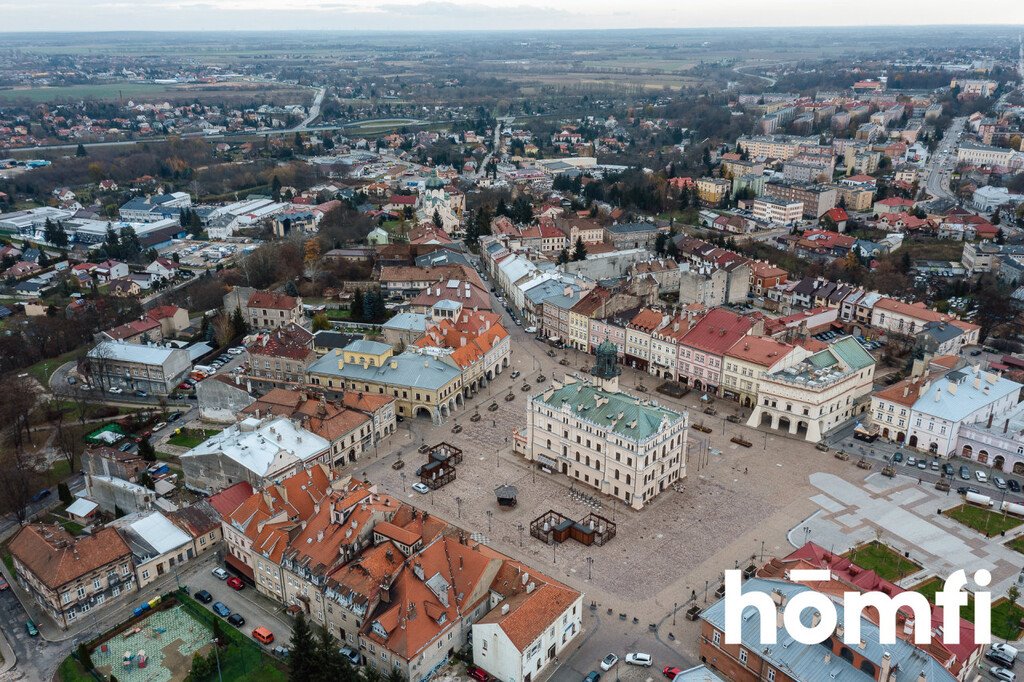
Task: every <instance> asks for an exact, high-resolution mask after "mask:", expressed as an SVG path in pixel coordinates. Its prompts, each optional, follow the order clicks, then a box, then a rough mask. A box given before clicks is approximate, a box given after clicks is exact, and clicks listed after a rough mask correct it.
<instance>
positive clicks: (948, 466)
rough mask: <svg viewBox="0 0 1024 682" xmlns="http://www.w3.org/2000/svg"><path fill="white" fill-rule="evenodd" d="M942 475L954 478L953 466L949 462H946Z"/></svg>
mask: <svg viewBox="0 0 1024 682" xmlns="http://www.w3.org/2000/svg"><path fill="white" fill-rule="evenodd" d="M942 473H944V474H945V475H946V476H949V477H950V478H953V473H954V471H953V465H952V464H950V463H949V462H946V463H945V464H943V465H942Z"/></svg>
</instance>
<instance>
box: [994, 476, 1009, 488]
mask: <svg viewBox="0 0 1024 682" xmlns="http://www.w3.org/2000/svg"><path fill="white" fill-rule="evenodd" d="M992 482H993V483H995V486H996V487H997V488H999V489H1000V490H1006V479H1005V478H1003V477H1002V476H993V477H992Z"/></svg>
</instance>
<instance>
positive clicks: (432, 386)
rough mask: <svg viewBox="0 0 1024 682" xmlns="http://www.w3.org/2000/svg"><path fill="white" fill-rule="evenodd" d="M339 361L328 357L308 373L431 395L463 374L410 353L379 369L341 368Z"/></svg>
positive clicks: (310, 368)
mask: <svg viewBox="0 0 1024 682" xmlns="http://www.w3.org/2000/svg"><path fill="white" fill-rule="evenodd" d="M338 360H339V358H338V356H336V355H325V356H324V357H322V358H320V359H319V360H317V361H316V362H314V363H313V364H312V365H310V367H309V370H308V372H309V373H310V374H320V375H326V376H336V377H341V378H343V379H346V380H348V381H367V382H373V383H380V384H391V385H395V386H409V387H410V388H421V389H425V390H431V391H433V390H437V389H439V388H441V387H442V386H445V385H446V384H448V382H450V381H452V380H453V379H456V378H458V377H459V376H460V374H461V372H459V370H458V369H457V368H455V367H453V366H452V365H449V364H448V363H447V362H444V361H443V360H440V359H438V358H435V357H433V356H430V355H421V354H419V353H413V352H411V351H410V352H405V353H402V354H401V355H395V356H392V357H390V358H388V360H387V361H385V363H384V364H383V365H382V366H380V367H373V366H370V367H363V366H362V365H361V364H357V363H354V362H346V363H343V364H342V367H340V368H339V367H338V364H339V363H338Z"/></svg>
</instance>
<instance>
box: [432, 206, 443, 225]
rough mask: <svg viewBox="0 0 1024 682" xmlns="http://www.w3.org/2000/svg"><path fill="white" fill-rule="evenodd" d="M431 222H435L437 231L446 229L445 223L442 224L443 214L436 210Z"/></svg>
mask: <svg viewBox="0 0 1024 682" xmlns="http://www.w3.org/2000/svg"><path fill="white" fill-rule="evenodd" d="M431 220H433V221H434V227H436V228H437V229H439V230H440V229H441V228H442V227H444V223H443V222H441V214H440V213H438V212H437V209H436V208H435V209H434V216H433V217H432V218H431Z"/></svg>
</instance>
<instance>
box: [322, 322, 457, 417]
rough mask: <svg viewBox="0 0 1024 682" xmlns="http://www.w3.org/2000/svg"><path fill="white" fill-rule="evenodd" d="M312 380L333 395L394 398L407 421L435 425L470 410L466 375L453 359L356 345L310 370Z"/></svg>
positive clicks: (365, 343)
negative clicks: (353, 393)
mask: <svg viewBox="0 0 1024 682" xmlns="http://www.w3.org/2000/svg"><path fill="white" fill-rule="evenodd" d="M306 375H307V380H308V381H309V383H311V384H313V385H315V386H322V387H324V388H326V389H327V390H328V392H338V393H341V392H343V391H356V392H360V393H369V394H377V395H388V396H391V397H393V398H394V399H395V410H396V412H397V414H398V415H399V416H402V417H420V416H423V417H429V418H430V419H431V420H433V422H434V423H435V424H439V423H441V422H442V421H444V420H445V419H447V418H448V417H449V416H450V415H451V414H452V413H453V412H454V411H455V409H456V408H457V407H458V406H462V405H465V397H464V395H463V391H462V371H461V370H460V369H459V367H457V366H456V365H455V364H454V363H452V362H451V361H450V360H449V359H448V358H439V357H435V356H433V355H431V354H428V353H418V352H415V351H407V352H405V353H401V354H400V355H393V351H392V349H391V346H389V345H387V344H386V343H379V342H377V341H356V342H354V343H351V344H349V345H348V346H346V347H345V348H342V349H338V350H336V351H334V353H328V354H327V355H325V356H323V357H322V358H320V359H319V360H317V361H316V362H314V363H313V364H312V365H310V366H309V369H308V370H307V373H306Z"/></svg>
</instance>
